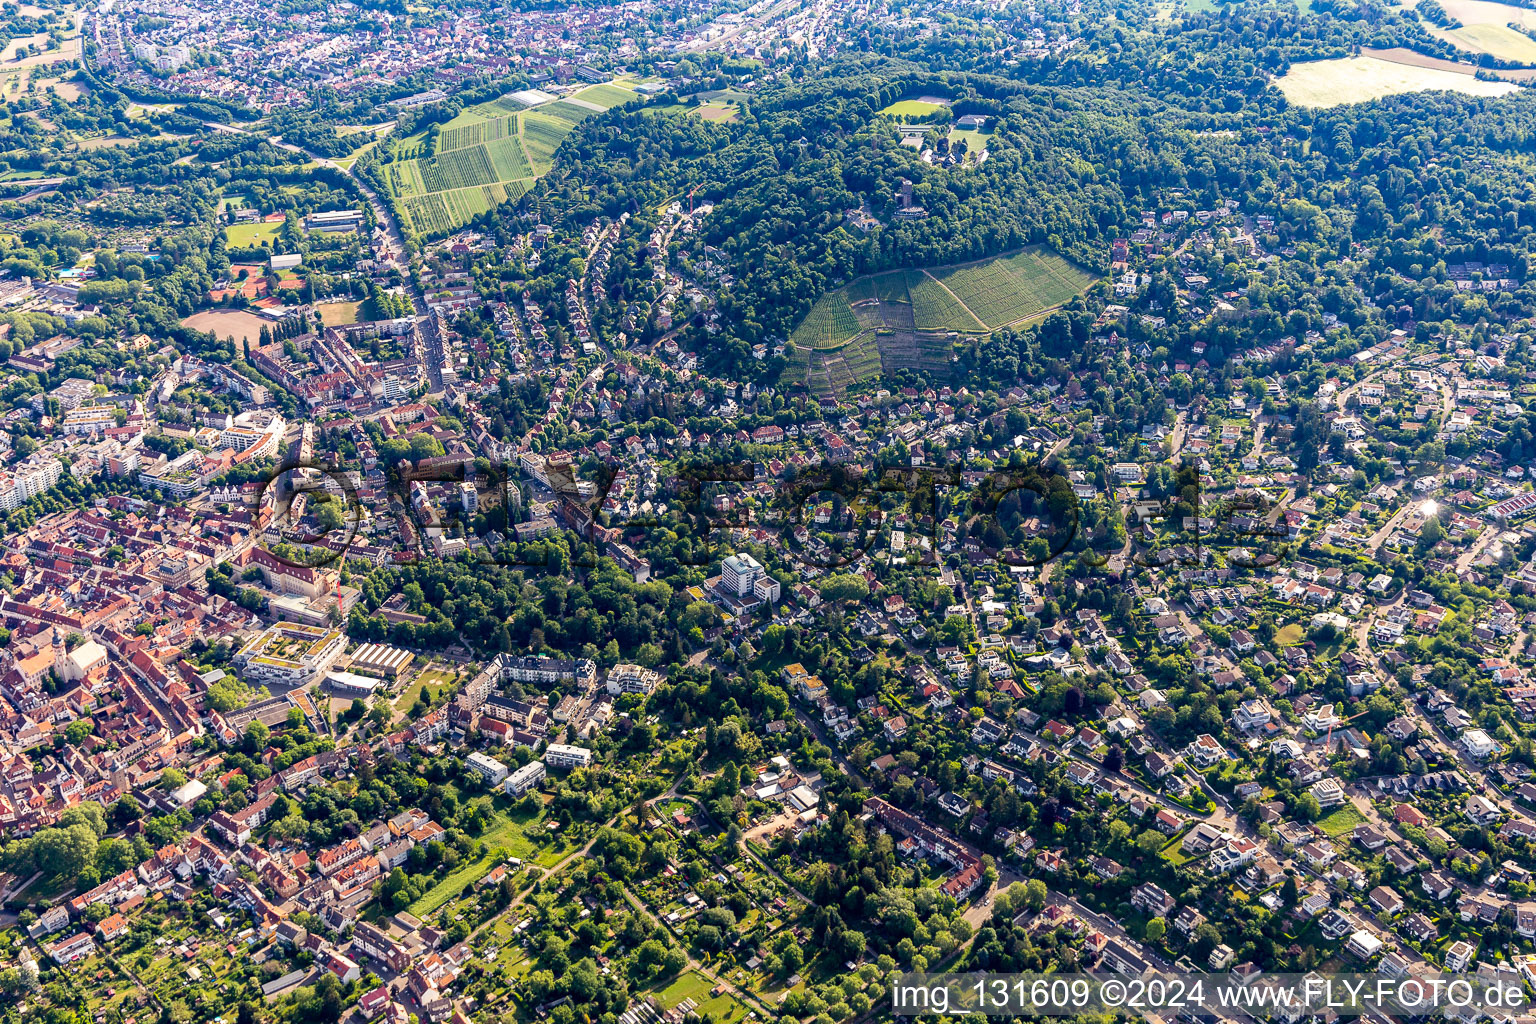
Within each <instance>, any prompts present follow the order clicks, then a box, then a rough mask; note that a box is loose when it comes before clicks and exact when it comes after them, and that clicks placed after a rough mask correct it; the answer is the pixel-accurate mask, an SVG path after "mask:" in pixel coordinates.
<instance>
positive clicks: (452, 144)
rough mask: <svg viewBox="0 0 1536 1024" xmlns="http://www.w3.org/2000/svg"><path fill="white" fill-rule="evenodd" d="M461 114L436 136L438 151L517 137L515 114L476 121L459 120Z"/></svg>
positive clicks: (461, 118) (461, 116)
mask: <svg viewBox="0 0 1536 1024" xmlns="http://www.w3.org/2000/svg"><path fill="white" fill-rule="evenodd" d="M462 120H463V115H460V116H459V117H457V118H454V120H453V121H450V122H449V127H447V128H444V129H443V130H442V132H441V133H440V134H439V135H438V137H437V150H438V152H439V153H442V152H445V151H447V150H450V149H465V148H468V147H469V146H478V145H480V144H482V143H485V142H495V141H497V140H498V139H512V138H516V137H517V115H516V114H510V115H508V116H506V117H492V118H488V119H486V120H478V121H463V123H462V124H461V123H460V121H462Z"/></svg>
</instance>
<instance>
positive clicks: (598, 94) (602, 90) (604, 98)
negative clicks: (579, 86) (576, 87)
mask: <svg viewBox="0 0 1536 1024" xmlns="http://www.w3.org/2000/svg"><path fill="white" fill-rule="evenodd" d="M638 98H639V97H638V95H637V94H636V93H635V91H634V90H633V89H628V88H626V87H624V86H622V85H618V84H616V83H612V82H610V83H608V84H606V85H593V86H589V87H587V88H585V89H583V90H581V91H580V92H578V93H577V94H576V99H578V100H581V101H582V102H583V103H595V104H597V105H598V106H600V107H602V108H603V109H604V110H611V109H613V108H614V107H617V106H619V105H620V104H624V103H628V102H630V101H631V100H634V99H638Z"/></svg>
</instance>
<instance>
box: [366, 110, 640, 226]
mask: <svg viewBox="0 0 1536 1024" xmlns="http://www.w3.org/2000/svg"><path fill="white" fill-rule="evenodd" d="M604 89H610V90H611V92H603V91H595V92H594V90H604ZM586 93H592V94H593V98H592V99H583V100H582V102H581V103H576V102H572V101H570V100H553V101H549V102H545V103H542V104H539V105H538V106H536V107H531V108H529V107H524V106H523V105H522V104H520V103H518V102H517V101H515V100H513V99H511V98H510V97H507V96H503V97H501V98H500V99H497V100H494V101H492V102H490V103H482V104H480V105H478V106H475V107H470V108H468V109H467V110H464V111H462V112H461V113H460V114H459V115H458V116H457V117H455V118H454V119H453V120H452V121H450V122H448V123H447V124H445V125H443V127H442V129H441V131H440V132H439V133H438V135H437V139H436V144H435V146H434V148H433V152H431V153H430V154H429V153H428V152H426V150H427V144H426V136H425V135H414V136H411V137H410V138H408V139H403V140H401V141H400V142H398V143H396V145H395V147H394V152H395V156H396V159H395V161H394V162H393V163H391V164H389V165H388V166H387V168H386V169H385V177H386V181H387V182H388V185H389V191H390V194H391V195H392V196H393V197H394V198H395V200H396V204H397V207H398V209H399V211H400V213H401V216H402V219H403V220H404V221H405V222H406V223H407V224H408V225H409V226H410V227H411V228H412V229H414V230H415V231H416V232H418V233H420V234H423V235H426V236H428V237H442V236H443V235H448V234H452V233H453V232H454V231H457V230H458V229H459V228H462V227H463V226H464V225H466V224H468V223H470V222H471V221H472V220H473V219H474V218H475V217H477V216H480V215H481V214H484V213H487V212H489V211H491V210H493V209H495V208H496V207H497V206H500V205H501V204H503V203H507V202H513V201H516V200H517V199H518V198H520V197H521V196H522V195H523V194H524V193H525V192H527V191H528V189H529V188H530V187H531V186H532V185H533V182H534V181H535V179H537V178H538V177H539V175H541V174H544V173H546V172H548V171H549V169H550V167H551V166H553V164H554V155H555V151H556V150H557V149H559V148H560V144H561V143H562V142H564V141H565V137H566V136H567V135H569V134H570V133H571V129H572V128H574V127H575V126H576V125H577V124H578V123H579V122H580V121H582V120H583V119H585V118H587V117H592V116H594V115H596V114H599V113H601V112H602V110H603V109H606V108H605V107H604V106H602V104H603V103H604V102H608V101H610V100H611V101H612V102H611V103H609V105H610V106H616V105H617V104H618V103H621V102H624V101H625V100H627V99H633V98H634V95H635V94H634V93H633V92H630V91H629V90H628V89H625V88H622V87H620V86H593V87H591V88H590V89H584V90H582V94H583V95H584V94H586Z"/></svg>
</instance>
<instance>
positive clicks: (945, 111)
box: [880, 100, 949, 122]
mask: <svg viewBox="0 0 1536 1024" xmlns="http://www.w3.org/2000/svg"><path fill="white" fill-rule="evenodd" d="M880 113H882V114H890V115H892V116H893V117H900V118H904V119H907V120H911V121H933V122H937V121H939V120H942V119H943V118H946V117H948V116H949V106H948V105H947V104H942V103H929V102H927V101H926V100H897V101H896V102H895V103H892V104H891V105H890V106H888V107H886V108H885V109H884V110H882V111H880Z"/></svg>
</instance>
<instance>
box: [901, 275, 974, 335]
mask: <svg viewBox="0 0 1536 1024" xmlns="http://www.w3.org/2000/svg"><path fill="white" fill-rule="evenodd" d="M910 290H911V293H912V318H913V320H914V321H915V322H916V325H917V329H918V330H920V331H946V330H948V331H979V330H983V329H984V328H985V327H986V326H987V325H986V324H984V323H982V322H981V320H980V319H978V318H977V317H976V316H974V315H972V313H971V312H970V311H969V310H967V309H966V308H965V306H963V305H962V304H961V303H960V300H959V299H958V298H956V297H955V295H954V294H953V293H952V292H950V291H949V289H948V288H946V287H944V285H942V284H940V283H939V282H938V281H936V280H934V279H933V278H932V277H929V276H928V275H927V274H924V275H923V276H922V277H920V278H918V280H917V282H916V283H915V284H913V285H912V287H911V289H910Z"/></svg>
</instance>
